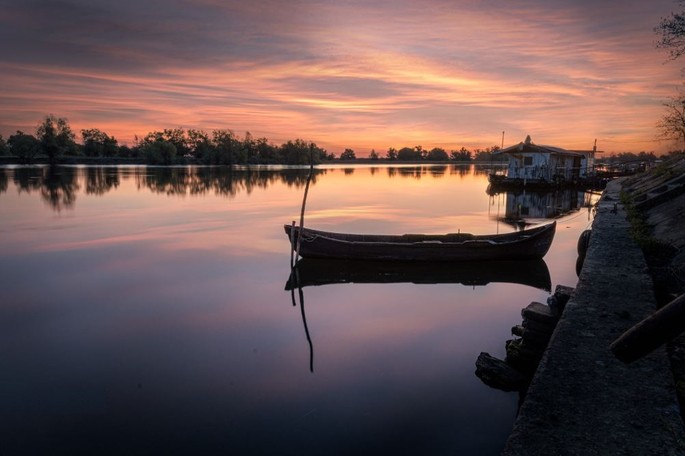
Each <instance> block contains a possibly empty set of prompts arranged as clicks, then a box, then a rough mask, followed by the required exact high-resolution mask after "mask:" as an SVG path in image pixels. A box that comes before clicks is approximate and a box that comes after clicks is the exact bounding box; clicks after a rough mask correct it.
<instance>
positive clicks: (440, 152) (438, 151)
mask: <svg viewBox="0 0 685 456" xmlns="http://www.w3.org/2000/svg"><path fill="white" fill-rule="evenodd" d="M426 160H431V161H445V160H449V156H448V155H447V152H446V151H445V149H443V148H441V147H434V148H432V149H431V150H430V151H428V153H427V154H426Z"/></svg>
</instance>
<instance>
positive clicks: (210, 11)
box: [0, 0, 683, 156]
mask: <svg viewBox="0 0 685 456" xmlns="http://www.w3.org/2000/svg"><path fill="white" fill-rule="evenodd" d="M680 10H681V6H680V5H679V4H678V3H677V2H675V1H673V0H650V1H645V0H574V1H570V0H508V1H505V0H421V1H408V0H393V1H384V0H380V1H371V0H358V1H356V0H355V1H348V0H288V1H276V0H253V1H248V0H116V1H105V0H0V134H2V135H3V136H4V138H5V139H7V137H8V136H9V135H11V134H13V133H14V132H16V131H17V130H22V131H24V132H26V133H35V129H36V127H37V125H38V124H39V123H40V121H41V119H42V118H44V117H45V116H46V115H48V114H53V115H55V116H57V117H64V118H66V119H67V120H68V121H69V124H70V125H71V127H72V129H73V130H74V131H75V132H76V133H77V136H79V132H80V130H81V129H88V128H98V129H100V130H103V131H105V132H106V133H108V134H109V135H112V136H114V137H115V138H116V139H117V140H118V141H119V143H121V144H128V145H131V144H133V141H134V137H135V136H136V135H137V136H138V137H142V136H145V135H146V134H147V133H148V132H151V131H155V130H162V129H165V128H184V129H189V128H193V129H202V130H205V131H208V132H211V131H212V130H214V129H231V130H233V131H234V132H235V133H236V135H237V136H238V137H243V136H244V135H245V133H246V132H248V131H249V132H250V133H251V134H252V136H253V137H255V138H261V137H265V138H267V139H269V141H270V142H272V143H273V144H276V145H279V144H282V143H284V142H286V141H288V140H294V139H297V138H301V139H304V140H305V141H313V142H315V143H316V144H317V145H318V146H321V147H323V148H325V149H327V150H328V151H329V152H332V153H336V154H339V153H340V152H342V151H343V150H344V149H346V148H351V149H353V150H354V151H355V152H356V154H357V156H366V155H368V153H369V152H370V151H371V149H375V150H376V151H377V152H379V154H381V155H384V152H385V151H386V150H387V149H388V148H389V147H395V148H397V149H399V148H401V147H405V146H409V147H413V146H416V145H421V146H423V148H424V149H430V148H433V147H442V148H445V149H446V150H448V151H449V150H453V149H459V148H461V147H466V148H467V149H470V150H473V149H475V148H485V147H489V146H493V145H498V146H499V145H501V144H502V139H503V136H504V145H505V147H506V146H508V145H512V144H515V143H518V142H520V141H523V140H524V139H525V137H526V135H530V136H531V138H532V140H533V142H535V143H537V144H547V145H553V146H558V147H563V148H568V149H590V148H592V146H593V142H594V140H595V139H596V140H597V147H598V149H600V150H603V151H605V152H606V153H612V152H614V153H618V152H640V151H655V152H664V151H667V150H670V149H673V148H675V146H674V145H673V144H669V143H667V142H659V141H658V140H657V137H658V131H657V129H656V123H657V122H658V120H659V118H660V117H661V116H663V114H664V113H665V110H664V109H665V108H664V106H663V103H664V102H666V101H668V100H669V98H671V97H673V96H676V95H677V94H678V90H679V89H680V88H681V85H682V82H683V73H682V68H683V61H681V60H677V61H669V59H668V52H667V51H666V50H663V49H657V48H656V47H655V43H656V41H657V40H658V35H657V34H656V33H655V32H654V27H655V26H656V25H658V24H659V22H660V20H661V19H662V18H664V17H667V16H669V14H670V13H671V12H674V11H680ZM503 132H504V134H503Z"/></svg>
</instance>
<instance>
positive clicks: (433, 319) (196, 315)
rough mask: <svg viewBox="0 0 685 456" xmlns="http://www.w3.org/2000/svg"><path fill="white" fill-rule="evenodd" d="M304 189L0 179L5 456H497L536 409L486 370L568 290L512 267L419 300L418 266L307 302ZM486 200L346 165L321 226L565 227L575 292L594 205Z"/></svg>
mask: <svg viewBox="0 0 685 456" xmlns="http://www.w3.org/2000/svg"><path fill="white" fill-rule="evenodd" d="M306 176H307V170H306V169H281V168H260V169H258V170H237V171H236V170H234V171H233V172H228V171H226V170H225V169H217V168H172V169H168V168H146V167H118V168H117V167H88V168H80V167H60V168H57V169H53V170H50V169H48V168H20V167H5V168H0V283H1V286H0V296H2V299H1V301H0V340H1V343H0V359H1V360H2V369H1V370H0V382H1V385H2V387H1V388H0V391H1V395H0V429H1V432H0V435H1V437H0V454H3V455H12V454H76V453H83V454H239V455H243V454H248V455H249V454H283V455H309V454H329V455H334V454H378V453H381V452H383V453H388V454H411V455H417V454H435V455H439V454H450V455H454V454H461V455H487V454H498V453H499V452H500V450H501V449H502V447H503V445H504V442H505V441H506V438H507V436H508V433H509V431H510V429H511V425H512V423H513V420H514V418H515V416H516V410H517V403H518V395H517V394H516V393H505V392H502V391H498V390H494V389H490V388H489V387H487V386H485V385H484V384H483V383H481V381H480V380H479V379H478V378H477V377H476V376H475V375H474V370H475V365H474V363H475V361H476V358H477V357H478V354H479V353H480V352H482V351H487V352H489V353H491V354H492V355H495V356H498V357H500V358H503V357H504V354H505V352H504V342H505V340H506V339H508V338H510V337H511V335H510V328H511V327H512V326H513V325H516V324H519V323H520V321H521V317H520V310H521V308H522V307H524V306H526V305H527V304H528V303H529V302H531V301H541V302H545V299H546V298H547V297H548V296H549V291H547V290H545V289H541V288H540V280H538V281H535V280H532V281H528V282H531V283H527V284H525V283H520V282H521V280H520V279H516V280H514V281H513V282H514V283H509V282H511V280H510V275H508V274H507V273H503V272H501V271H497V270H495V271H484V272H483V282H488V281H490V283H488V284H487V285H485V284H481V285H474V284H473V281H472V278H469V279H468V280H464V281H465V282H466V283H467V284H466V285H464V284H462V283H459V282H460V281H461V280H460V277H459V276H457V277H456V278H454V276H452V279H453V280H451V279H450V280H448V282H452V283H437V284H426V283H419V284H416V283H412V282H411V280H412V279H414V280H416V281H419V282H421V281H423V282H425V281H426V276H425V274H423V273H424V272H425V271H421V270H420V268H418V269H414V270H410V271H404V273H405V275H404V277H405V278H407V280H409V282H400V283H373V282H374V280H373V279H370V278H368V277H367V278H366V279H367V280H364V278H362V279H361V280H358V281H362V282H364V281H367V282H372V283H336V284H328V285H321V286H308V287H304V288H303V289H302V291H303V298H304V308H301V307H300V305H299V296H298V295H297V293H296V294H295V295H294V296H295V297H296V298H297V299H296V301H297V305H296V306H293V299H292V298H293V295H291V293H290V292H289V291H286V290H285V285H286V282H287V280H288V277H289V273H290V271H289V262H290V251H289V245H288V242H287V239H286V237H285V234H284V233H283V227H282V225H283V224H284V223H290V222H291V221H292V220H296V219H299V213H300V205H301V202H302V195H303V190H304V183H305V181H306ZM486 189H487V174H486V171H485V170H479V169H477V168H473V167H465V168H464V167H456V166H454V167H453V166H434V167H425V166H424V167H416V166H413V167H397V168H386V167H363V166H359V167H355V168H341V167H327V168H322V169H319V170H317V173H316V175H315V177H314V180H313V182H312V186H311V188H310V191H309V198H308V202H307V215H306V219H305V225H307V226H310V227H313V228H314V227H315V228H321V229H329V230H337V231H349V232H373V233H397V234H402V233H407V232H414V233H440V232H456V231H458V230H460V231H462V232H472V233H493V232H500V233H502V232H509V231H513V230H514V229H515V226H517V224H520V223H521V220H522V219H523V220H525V221H526V222H527V223H533V224H538V223H542V222H544V221H545V220H546V218H547V217H554V216H557V217H559V218H558V220H559V225H558V228H557V235H556V238H555V240H554V243H553V245H552V248H551V250H550V252H549V253H548V255H547V256H546V257H545V263H546V266H547V268H548V270H549V276H550V279H551V286H552V289H553V287H554V286H556V285H558V284H564V285H571V286H575V284H576V280H577V278H576V275H575V260H576V251H575V249H576V241H577V239H578V236H579V234H580V232H581V231H582V230H583V229H585V228H586V227H587V226H588V224H589V221H590V220H589V217H590V213H589V211H588V209H587V208H585V207H581V206H582V205H583V204H585V203H588V202H590V201H591V200H592V198H594V197H591V196H590V195H583V194H578V193H575V192H573V193H566V194H557V195H535V194H520V195H513V194H499V195H494V196H490V195H488V193H487V192H486ZM560 210H561V212H562V214H561V215H559V214H560ZM512 219H516V220H515V221H514V220H512ZM315 269H316V268H315ZM319 269H320V268H319ZM319 272H322V273H324V272H325V271H313V272H312V273H313V274H314V275H316V274H318V273H319ZM422 274H423V275H422ZM323 275H324V276H325V274H323ZM318 279H321V277H318ZM324 279H325V277H324ZM428 279H430V277H428ZM428 281H430V280H428ZM438 281H444V280H438ZM524 282H525V281H524ZM542 288H545V286H544V279H542ZM303 309H304V310H305V313H304V316H305V317H306V323H307V327H308V330H309V335H310V337H311V342H312V346H313V358H312V359H310V354H311V353H310V345H309V343H308V340H307V337H306V333H305V327H304V324H303V312H302V311H303ZM310 361H311V363H312V365H311V367H312V368H313V371H310Z"/></svg>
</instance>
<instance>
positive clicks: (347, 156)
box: [340, 149, 357, 160]
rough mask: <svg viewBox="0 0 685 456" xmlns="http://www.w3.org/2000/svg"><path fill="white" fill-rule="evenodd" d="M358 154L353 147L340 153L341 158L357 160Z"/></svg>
mask: <svg viewBox="0 0 685 456" xmlns="http://www.w3.org/2000/svg"><path fill="white" fill-rule="evenodd" d="M356 159H357V155H356V154H355V153H354V151H353V150H352V149H345V150H344V151H343V153H342V154H340V160H356Z"/></svg>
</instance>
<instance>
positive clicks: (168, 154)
mask: <svg viewBox="0 0 685 456" xmlns="http://www.w3.org/2000/svg"><path fill="white" fill-rule="evenodd" d="M141 149H142V151H143V155H144V157H145V161H146V162H147V163H148V164H151V165H171V164H173V163H174V161H175V159H176V155H177V150H176V146H175V145H174V144H173V143H171V142H169V141H165V140H160V141H152V142H148V143H145V144H144V145H143V146H141Z"/></svg>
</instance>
